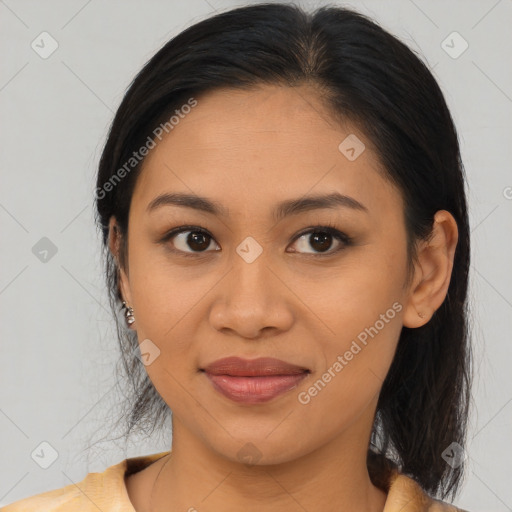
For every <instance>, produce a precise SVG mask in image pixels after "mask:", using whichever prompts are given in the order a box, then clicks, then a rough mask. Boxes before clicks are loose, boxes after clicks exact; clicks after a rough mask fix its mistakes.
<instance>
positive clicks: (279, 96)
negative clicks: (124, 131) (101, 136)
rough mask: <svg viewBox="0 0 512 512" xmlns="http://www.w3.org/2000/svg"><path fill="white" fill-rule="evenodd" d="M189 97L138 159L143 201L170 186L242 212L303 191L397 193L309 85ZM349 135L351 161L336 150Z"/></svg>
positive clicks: (368, 195)
mask: <svg viewBox="0 0 512 512" xmlns="http://www.w3.org/2000/svg"><path fill="white" fill-rule="evenodd" d="M195 99H196V101H197V105H196V106H195V107H193V108H192V109H187V112H188V113H187V114H182V115H181V116H180V117H179V121H178V122H177V123H175V124H174V126H173V128H172V130H171V131H170V132H169V133H168V134H167V135H165V136H164V137H163V138H162V140H161V141H157V145H156V148H155V149H152V150H151V151H150V152H149V154H148V155H147V157H146V159H145V161H144V164H143V168H142V172H141V175H140V177H139V179H138V182H137V187H136V191H135V193H136V195H137V196H138V197H139V198H141V197H143V198H144V199H145V200H146V202H149V201H151V200H152V199H153V198H154V196H155V194H156V193H158V192H160V193H161V192H163V191H175V190H176V189H179V191H182V192H188V193H190V192H192V193H195V194H198V195H202V196H209V197H225V198H226V202H227V203H229V204H231V205H234V206H235V205H238V206H239V207H243V208H244V209H246V208H249V207H250V208H253V207H256V205H257V204H262V203H264V202H268V201H275V200H276V199H277V198H278V197H279V198H281V199H284V198H291V197H293V198H295V197H300V196H303V195H305V194H307V193H308V191H313V192H316V193H326V192H332V191H335V190H336V191H339V192H341V193H344V194H347V195H353V196H357V199H358V200H359V201H360V202H362V203H363V204H364V203H365V202H372V201H375V198H376V195H381V196H382V195H383V194H386V193H388V194H395V196H396V193H397V191H396V190H394V187H393V186H392V185H391V184H390V183H389V182H388V180H386V179H385V178H384V177H383V172H382V169H381V166H380V162H379V160H378V158H377V156H376V153H375V151H374V150H373V146H372V144H371V142H370V141H369V140H368V139H367V138H366V137H365V135H364V134H363V133H361V132H360V131H359V130H358V129H357V128H356V127H355V126H353V125H351V124H350V123H349V122H345V123H340V122H338V121H336V120H335V119H334V116H333V115H331V114H330V112H329V108H328V107H327V106H326V105H325V103H324V102H323V101H322V98H321V96H320V94H319V92H318V91H317V90H316V89H315V88H314V87H312V86H301V87H296V88H290V87H284V86H261V87H257V88H253V89H249V90H233V89H220V90H216V91H213V92H208V93H206V94H203V95H201V96H198V97H196V98H195ZM177 110H178V111H179V108H178V109H177ZM354 137H355V138H354ZM347 138H348V141H349V143H352V146H354V142H355V144H356V147H355V149H356V150H357V151H358V152H359V151H361V148H364V149H363V150H362V152H361V153H360V154H359V156H357V158H356V159H349V158H347V155H346V154H345V153H344V152H343V151H342V150H344V149H346V145H347V144H345V143H344V141H346V140H347ZM357 141H360V143H361V144H364V146H361V147H357V144H359V142H357ZM340 144H341V145H342V146H341V149H340ZM349 145H350V144H349ZM313 189H314V190H313ZM394 200H395V201H396V197H395V198H394ZM233 209H235V210H236V208H231V210H233Z"/></svg>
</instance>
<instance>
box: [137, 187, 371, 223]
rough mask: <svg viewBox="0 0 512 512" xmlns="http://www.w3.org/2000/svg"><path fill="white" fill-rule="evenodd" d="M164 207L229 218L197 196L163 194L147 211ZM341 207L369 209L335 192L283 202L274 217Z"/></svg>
mask: <svg viewBox="0 0 512 512" xmlns="http://www.w3.org/2000/svg"><path fill="white" fill-rule="evenodd" d="M162 206H182V207H185V208H192V209H194V210H199V211H202V212H206V213H210V214H212V215H216V216H222V217H229V210H228V209H227V208H226V207H224V206H223V205H222V204H221V203H219V202H217V201H214V200H212V199H208V198H206V197H201V196H197V195H195V194H181V193H165V194H161V195H159V196H158V197H156V198H155V199H153V200H152V201H151V202H150V203H149V205H148V207H147V211H148V212H152V211H154V210H156V209H157V208H160V207H162ZM340 206H341V207H345V208H351V209H352V210H359V211H362V212H366V213H368V208H366V206H364V205H363V204H362V203H360V202H359V201H357V200H356V199H354V198H353V197H350V196H346V195H343V194H340V193H339V192H333V193H332V194H325V195H312V196H305V197H301V198H299V199H288V200H286V201H283V202H281V203H279V204H277V205H276V207H275V208H274V211H273V217H274V219H275V220H276V221H278V220H281V219H282V218H284V217H287V216H290V215H297V214H299V213H303V212H307V211H311V210H317V209H323V208H330V209H334V208H336V207H340Z"/></svg>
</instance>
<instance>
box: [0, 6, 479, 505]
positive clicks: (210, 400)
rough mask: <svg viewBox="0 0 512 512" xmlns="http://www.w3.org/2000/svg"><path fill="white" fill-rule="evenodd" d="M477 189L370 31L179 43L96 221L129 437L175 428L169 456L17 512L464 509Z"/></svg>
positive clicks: (446, 132) (410, 64)
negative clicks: (116, 318) (472, 201)
mask: <svg viewBox="0 0 512 512" xmlns="http://www.w3.org/2000/svg"><path fill="white" fill-rule="evenodd" d="M464 187H465V184H464V172H463V166H462V163H461V160H460V152H459V145H458V139H457V134H456V130H455V127H454V125H453V121H452V118H451V116H450V113H449V111H448V108H447V106H446V103H445V100H444V98H443V95H442V93H441V91H440V89H439V87H438V85H437V83H436V81H435V80H434V78H433V77H432V75H431V73H430V72H429V71H428V69H427V68H426V67H425V65H424V64H423V63H422V62H421V61H420V60H419V59H418V58H417V57H416V56H415V55H414V54H413V53H412V52H411V51H410V50H409V49H408V48H407V47H406V46H405V45H403V44H402V43H401V42H399V41H398V40H397V39H396V38H395V37H393V36H392V35H390V34H389V33H387V32H386V31H384V30H383V29H382V28H380V27H379V26H377V25H376V24H375V23H373V22H372V21H370V20H369V19H367V18H365V17H363V16H362V15H360V14H357V13H355V12H353V11H350V10H346V9H342V8H338V7H324V8H321V9H319V10H317V11H316V12H314V13H311V14H308V13H306V12H304V11H303V10H301V9H300V8H298V7H295V6H292V5H284V4H259V5H253V6H250V7H244V8H239V9H234V10H232V11H229V12H225V13H222V14H219V15H216V16H214V17H211V18H209V19H207V20H204V21H202V22H200V23H197V24H196V25H194V26H192V27H190V28H188V29H187V30H185V31H184V32H182V33H181V34H179V35H178V36H177V37H175V38H174V39H172V40H171V41H169V42H168V43H167V44H166V45H165V46H164V47H163V48H162V49H161V50H160V51H159V52H158V53H157V54H156V55H155V56H154V57H153V58H152V59H151V60H150V61H149V62H148V63H147V64H146V65H145V66H144V68H143V69H142V71H141V72H140V73H139V74H138V76H137V77H136V78H135V80H134V82H133V83H132V85H131V87H130V89H129V90H128V92H127V93H126V95H125V97H124V99H123V102H122V103H121V105H120V107H119V109H118V111H117V113H116V116H115V119H114V121H113V124H112V128H111V131H110V133H109V136H108V139H107V141H106V145H105V148H104V151H103V154H102V157H101V161H100V166H99V172H98V178H97V189H96V204H97V213H98V222H99V225H100V227H101V230H102V236H103V242H104V246H105V248H106V249H107V250H106V258H107V272H106V274H107V275H106V277H107V283H108V286H109V290H110V292H111V297H112V306H113V308H114V312H116V311H118V310H119V308H120V306H121V305H122V306H123V307H124V311H125V321H126V325H125V327H123V328H122V329H121V330H120V341H121V347H122V350H123V357H124V358H125V363H126V369H127V371H128V372H129V374H130V375H131V376H132V378H133V379H134V382H137V383H138V389H137V390H136V393H137V401H136V402H135V405H134V408H133V411H132V415H131V417H130V418H129V424H130V426H133V425H134V424H136V422H137V420H139V419H140V418H142V417H144V415H146V414H151V415H152V419H153V422H154V424H156V423H157V422H158V420H161V419H162V418H165V417H166V415H168V413H169V411H172V427H173V436H172V437H173V439H172V447H170V450H169V451H168V452H163V453H157V454H151V455H147V456H141V457H136V458H130V459H125V460H123V461H122V462H120V463H119V464H116V465H114V466H111V467H109V468H107V469H106V470H105V471H104V472H103V473H90V474H89V475H87V477H86V478H85V479H84V480H83V481H82V482H80V483H78V484H76V485H70V486H67V487H63V488H61V489H57V490H53V491H48V492H46V493H43V494H40V495H37V496H34V497H31V498H27V499H25V500H21V501H18V502H17V503H14V504H11V505H9V506H7V507H6V508H5V510H6V512H18V511H29V510H45V511H46V510H48V511H50V510H51V511H57V510H58V511H59V512H60V511H68V510H70V511H71V510H98V509H100V510H102V511H103V512H107V511H114V510H125V511H137V512H146V511H160V510H166V511H170V512H172V511H178V510H188V511H194V510H197V511H220V510H222V511H231V510H244V511H261V510H265V511H269V512H272V511H274V510H280V511H281V510H286V511H292V510H297V511H299V510H302V511H304V510H307V511H308V512H314V511H319V510H322V511H330V510H332V511H339V510H365V511H371V512H377V511H385V512H394V511H396V512H398V511H420V510H421V511H424V510H428V511H434V510H447V511H448V510H454V511H455V510H458V509H456V508H455V507H454V506H451V505H449V504H448V503H447V502H446V501H440V500H444V499H446V498H447V497H450V496H451V497H452V498H453V497H454V496H455V494H456V492H457V490H458V486H459V483H460V481H461V477H462V474H463V467H464V465H463V459H464V455H463V450H464V440H465V433H466V422H467V415H468V400H469V390H470V382H471V379H470V346H469V341H468V334H467V330H468V329H467V318H466V317H467V313H466V294H467V279H468V267H469V233H468V217H467V210H466V199H465V190H464ZM141 362H142V364H141Z"/></svg>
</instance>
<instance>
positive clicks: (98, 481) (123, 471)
mask: <svg viewBox="0 0 512 512" xmlns="http://www.w3.org/2000/svg"><path fill="white" fill-rule="evenodd" d="M168 453H169V452H161V453H154V454H151V455H143V456H139V457H132V458H128V459H124V460H122V461H121V462H119V463H117V464H115V465H113V466H110V467H108V468H107V469H105V471H103V472H101V473H89V474H88V475H87V476H86V477H85V478H84V479H83V480H82V481H80V482H78V483H73V484H70V485H66V486H65V487H61V488H60V489H54V490H52V491H46V492H43V493H40V494H36V495H34V496H30V497H28V498H24V499H21V500H19V501H16V502H14V503H11V504H10V505H7V506H6V507H3V508H2V510H1V512H98V510H101V511H102V512H118V511H120V510H122V511H123V512H135V509H134V508H133V505H132V503H131V501H130V498H129V496H128V492H127V489H126V482H125V477H126V476H127V475H130V474H132V473H135V472H138V471H141V470H142V469H144V468H146V467H147V466H149V465H150V464H152V463H153V462H155V461H156V460H158V459H160V458H162V457H164V456H165V455H167V454H168Z"/></svg>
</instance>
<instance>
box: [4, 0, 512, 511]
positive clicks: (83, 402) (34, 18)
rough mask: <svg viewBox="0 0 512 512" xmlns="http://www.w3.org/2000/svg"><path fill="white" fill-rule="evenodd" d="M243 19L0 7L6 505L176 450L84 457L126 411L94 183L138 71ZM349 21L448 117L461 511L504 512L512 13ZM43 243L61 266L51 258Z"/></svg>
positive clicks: (217, 2)
mask: <svg viewBox="0 0 512 512" xmlns="http://www.w3.org/2000/svg"><path fill="white" fill-rule="evenodd" d="M248 3H250V2H234V1H227V0H223V1H221V0H189V1H187V2H178V1H175V2H171V1H156V0H153V1H146V2H142V0H140V1H135V0H130V1H123V2H120V1H108V2H105V1H104V2H100V1H99V0H89V1H85V0H75V1H63V0H61V1H57V0H54V1H48V2H38V1H28V0H24V1H20V0H18V1H16V0H5V1H0V37H1V40H2V47H1V48H2V49H1V53H2V55H1V62H2V66H1V70H0V109H1V110H0V118H1V120H2V132H1V144H2V151H1V153H0V169H1V173H2V174H1V178H2V187H1V189H0V223H1V229H2V241H3V244H2V251H1V253H0V258H1V260H0V307H1V323H0V329H1V336H2V338H1V345H0V347H1V358H0V365H1V366H0V432H1V436H0V442H1V457H0V505H1V504H7V503H11V502H13V501H15V500H18V499H21V498H23V497H25V496H29V495H32V494H35V493H39V492H43V491H46V490H49V489H54V488H58V487H62V486H64V485H68V484H70V483H72V482H78V481H80V480H81V479H82V478H84V476H85V475H86V474H87V473H88V472H89V471H103V470H104V469H105V468H106V467H107V466H108V465H111V464H114V463H117V462H119V461H120V460H122V459H123V458H125V457H126V456H135V455H142V454H147V453H154V452H158V451H164V450H167V449H168V447H169V443H170V440H169V438H167V440H166V439H165V435H168V434H166V433H165V432H164V435H163V436H162V437H158V438H155V437H153V438H152V439H139V440H134V442H133V443H132V444H130V445H129V447H128V451H127V452H126V451H124V449H123V446H122V444H121V443H120V442H119V441H113V442H103V443H100V444H97V445H95V447H94V448H93V449H91V450H89V451H87V450H85V448H86V446H87V443H89V442H90V441H91V433H93V432H95V431H96V429H97V428H98V427H102V426H103V425H104V421H105V417H106V416H111V417H113V416H112V411H116V407H117V404H119V403H120V401H121V399H122V396H120V394H119V393H118V392H117V391H116V388H115V376H114V375H115V374H114V368H115V364H116V361H117V360H118V352H117V341H116V340H115V337H114V331H113V325H112V324H113V322H112V320H111V317H110V313H109V309H108V306H107V298H106V293H105V289H104V284H103V280H102V275H101V258H100V243H99V237H98V235H97V233H96V229H95V226H94V222H93V208H92V205H93V190H94V175H95V170H96V165H97V163H98V158H99V154H100V151H101V148H102V145H103V142H104V140H105V136H106V133H107V129H108V126H109V123H110V121H111V119H112V116H113V113H114V111H115V109H116V108H117V106H118V104H119V102H120V100H121V98H122V96H123V93H124V90H125V88H126V87H127V86H128V84H129V82H130V81H131V79H132V78H133V76H134V75H135V73H136V72H137V71H138V70H139V69H140V67H141V66H142V65H143V64H144V63H145V62H146V60H147V59H149V58H150V57H151V56H152V55H153V54H154V52H155V51H156V50H157V49H158V48H160V47H161V45H163V44H164V43H165V42H166V41H167V40H168V39H169V38H170V37H172V36H173V35H175V34H177V33H178V32H179V31H181V30H183V29H184V28H186V27H187V26H189V25H191V24H193V23H195V22H197V21H199V20H201V19H203V18H205V17H207V16H208V15H210V14H212V13H213V12H215V11H222V10H227V9H229V8H232V7H235V6H241V5H246V4H248ZM339 4H340V5H345V6H351V7H354V8H356V9H358V10H360V11H361V12H362V13H365V14H368V15H370V16H371V17H373V18H374V19H375V20H376V21H378V22H379V23H380V24H381V25H382V26H383V27H384V28H386V29H388V30H389V31H391V32H392V33H393V34H395V35H396V36H398V37H399V38H400V39H402V40H403V41H404V42H405V43H406V44H408V45H409V46H410V47H412V48H413V49H414V50H416V51H418V52H420V53H421V54H422V55H423V56H424V59H425V60H426V61H427V62H428V64H429V66H430V67H431V69H432V70H433V73H434V75H435V76H436V78H437V80H438V81H439V83H440V85H441V87H442V89H443V91H444V93H445V96H446V99H447V102H448V104H449V107H450V109H451V111H452V114H453V116H454V119H455V123H456V125H457V128H458V131H459V135H460V140H461V146H462V156H463V160H464V163H465V167H466V171H467V175H468V182H469V205H470V218H471V226H472V243H473V250H472V266H471V296H472V299H471V306H472V310H473V314H474V338H473V344H474V353H475V373H476V379H475V383H474V389H473V394H474V409H473V414H472V416H471V429H470V433H469V440H470V442H469V447H468V450H467V453H465V456H466V457H467V458H468V461H469V467H468V474H467V480H466V481H465V485H464V487H463V490H462V492H461V494H460V496H459V498H458V499H457V500H456V502H455V503H456V504H458V505H459V506H461V507H463V508H468V509H469V510H471V511H478V510H486V511H505V510H512V486H510V474H511V469H512V468H511V463H510V461H511V460H512V440H511V439H512V436H511V434H512V404H511V401H512V382H511V379H510V372H509V367H510V364H511V362H512V357H511V355H512V343H511V339H510V332H511V329H512V315H511V312H512V310H511V308H512V292H511V288H512V272H511V271H510V253H511V252H512V251H511V249H512V237H511V233H512V215H511V213H512V188H511V187H512V173H511V163H510V162H511V161H512V152H511V145H512V144H511V141H512V129H511V123H510V119H511V116H512V72H511V66H510V48H511V46H512V45H511V43H512V41H511V36H510V23H511V21H512V0H499V1H496V0H485V1H484V0H482V1H460V2H459V1H449V2H447V1H428V2H427V1H422V0H414V1H413V0H394V1H387V2H383V1H377V0H375V1H364V2H363V1H361V2H350V3H349V2H343V3H341V2H339ZM301 5H303V6H305V7H312V6H316V5H320V2H316V3H313V2H306V1H302V2H301ZM43 31H46V32H48V33H49V34H51V36H52V37H53V38H54V39H55V40H56V41H57V43H58V48H57V50H56V51H55V52H54V53H53V54H52V55H50V56H49V57H48V58H46V59H43V58H41V56H40V55H39V54H38V53H36V51H34V50H33V49H32V47H31V43H32V41H34V40H35V41H36V43H37V42H38V41H40V37H39V35H40V34H41V32H43ZM454 31H456V32H458V33H459V34H460V35H461V36H462V38H464V40H465V41H467V43H468V44H469V47H468V48H467V50H466V51H464V52H463V53H462V54H461V55H460V56H457V58H454V56H455V55H456V54H457V53H459V52H460V50H462V49H463V46H462V45H463V44H464V43H463V41H462V40H461V39H458V36H453V35H452V36H450V34H452V33H453V32H454ZM448 36H450V37H448ZM45 37H46V36H45ZM454 37H455V38H454ZM447 38H448V39H447ZM45 41H46V42H45V49H46V50H45V51H48V49H49V48H50V42H49V39H46V40H45ZM443 41H446V42H445V43H443ZM39 44H40V46H41V43H39ZM443 45H444V46H443ZM446 45H449V46H451V47H452V48H451V49H450V48H447V47H446ZM445 50H447V51H448V53H447V51H445ZM40 51H42V49H41V50H40ZM449 52H451V54H452V55H449ZM507 53H508V55H509V57H507V56H506V55H507ZM43 237H47V238H48V239H49V240H51V242H52V244H54V245H55V247H56V249H57V252H56V254H52V252H51V250H50V252H48V254H45V253H44V252H41V251H43V250H44V249H45V244H48V242H47V241H43V242H40V240H41V238H43ZM38 243H39V244H42V245H36V244H38ZM34 246H36V249H34V250H33V247H34ZM34 252H35V253H36V254H34ZM41 259H43V260H44V259H46V261H41ZM507 261H508V262H509V263H508V264H507V263H506V262H507ZM94 439H96V437H95V438H94ZM44 441H45V442H47V443H49V444H50V445H51V446H52V447H53V448H54V449H55V450H56V452H57V453H58V458H57V459H56V460H55V462H54V463H53V464H52V465H51V466H50V467H49V468H48V469H43V468H41V467H40V465H38V464H36V462H35V461H34V460H33V459H32V458H31V454H32V453H33V452H34V450H36V452H37V451H38V450H39V452H41V446H40V443H41V442H44ZM42 448H43V450H44V453H45V454H46V455H45V457H48V456H49V455H48V454H51V453H52V451H51V449H48V448H47V447H46V449H45V445H43V447H42ZM35 458H36V457H35ZM47 462H49V460H48V461H47ZM41 463H44V461H42V462H41Z"/></svg>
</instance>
